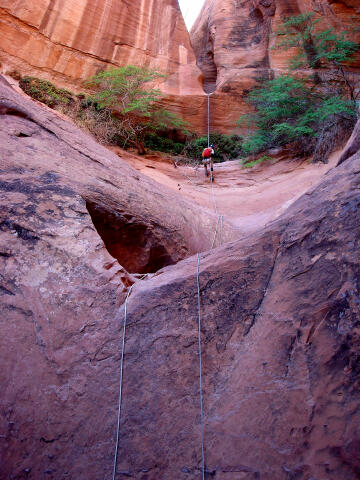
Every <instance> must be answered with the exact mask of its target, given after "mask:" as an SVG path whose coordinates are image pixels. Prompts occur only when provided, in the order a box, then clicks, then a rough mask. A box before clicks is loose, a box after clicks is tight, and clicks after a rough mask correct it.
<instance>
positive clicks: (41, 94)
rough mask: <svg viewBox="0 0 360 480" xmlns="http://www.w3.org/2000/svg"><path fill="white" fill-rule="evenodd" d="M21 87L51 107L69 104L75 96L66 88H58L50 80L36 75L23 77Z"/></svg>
mask: <svg viewBox="0 0 360 480" xmlns="http://www.w3.org/2000/svg"><path fill="white" fill-rule="evenodd" d="M19 86H20V88H21V89H22V90H23V91H24V92H25V93H26V94H27V95H29V96H30V97H32V98H34V99H35V100H38V101H39V102H42V103H45V104H46V105H48V106H49V107H51V108H55V107H56V106H57V105H69V104H70V103H71V102H72V101H74V96H73V94H72V93H71V92H69V91H68V90H66V89H65V88H57V87H55V85H54V84H52V83H51V82H49V81H48V80H41V79H40V78H36V77H23V78H22V79H21V80H20V82H19Z"/></svg>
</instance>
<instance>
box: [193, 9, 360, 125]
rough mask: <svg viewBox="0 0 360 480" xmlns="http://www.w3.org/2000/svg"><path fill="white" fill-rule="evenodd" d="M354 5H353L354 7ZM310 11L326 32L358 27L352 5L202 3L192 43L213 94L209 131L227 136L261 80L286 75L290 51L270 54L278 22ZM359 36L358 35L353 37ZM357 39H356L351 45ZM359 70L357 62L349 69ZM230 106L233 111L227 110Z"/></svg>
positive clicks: (357, 14) (359, 18)
mask: <svg viewBox="0 0 360 480" xmlns="http://www.w3.org/2000/svg"><path fill="white" fill-rule="evenodd" d="M355 4H356V5H355ZM310 11H313V12H315V14H316V15H317V16H318V18H320V19H321V22H322V24H323V25H324V26H326V27H335V28H336V29H337V30H338V31H344V30H348V31H349V30H351V29H352V28H353V27H354V26H355V24H356V23H357V22H360V6H359V4H358V2H356V1H354V0H345V1H341V2H337V1H331V0H247V1H239V0H236V1H234V0H206V1H205V4H204V6H203V9H202V11H201V12H200V15H199V17H198V19H197V21H196V22H195V24H194V26H193V28H192V30H191V32H190V38H191V43H192V46H193V48H194V51H195V54H196V57H197V64H198V66H199V67H200V69H201V70H202V73H203V75H204V87H205V90H206V91H207V92H215V93H214V94H213V95H214V97H213V98H214V100H213V111H214V119H213V128H214V129H215V130H217V131H229V130H230V129H231V127H232V126H234V125H235V123H236V120H237V119H238V118H239V116H240V115H241V114H243V113H246V112H247V111H248V109H249V107H248V106H247V105H246V103H244V101H243V98H244V96H245V95H246V93H247V92H248V91H249V89H250V88H251V87H253V86H254V85H255V84H256V82H258V81H259V80H261V79H266V78H269V77H270V76H271V75H273V74H274V72H275V74H276V73H281V72H284V71H287V69H288V61H289V59H290V58H291V57H293V56H294V50H292V49H289V50H288V51H279V50H274V49H272V46H273V45H274V38H272V33H273V32H274V31H276V30H277V28H278V27H279V24H280V23H281V21H282V19H283V18H284V17H287V16H294V15H299V14H301V13H305V12H310ZM357 35H358V34H357ZM357 38H358V39H359V40H360V37H359V36H356V35H355V36H354V39H355V40H356V39H357ZM359 66H360V58H359V61H358V62H357V63H355V64H353V67H359ZM229 105H231V108H229Z"/></svg>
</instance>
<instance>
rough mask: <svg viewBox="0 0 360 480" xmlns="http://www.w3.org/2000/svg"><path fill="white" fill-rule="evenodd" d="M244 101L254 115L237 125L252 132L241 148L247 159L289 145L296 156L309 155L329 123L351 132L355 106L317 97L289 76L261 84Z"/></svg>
mask: <svg viewBox="0 0 360 480" xmlns="http://www.w3.org/2000/svg"><path fill="white" fill-rule="evenodd" d="M248 101H249V103H250V104H251V105H252V106H253V108H254V109H255V113H253V114H250V115H244V116H243V117H241V119H240V122H239V123H240V124H241V125H244V124H245V125H247V126H248V127H252V128H253V129H255V130H254V131H253V133H251V134H250V135H248V136H247V137H246V138H245V141H244V143H243V145H242V149H243V151H244V153H245V154H247V155H250V154H256V153H259V152H262V151H265V150H266V149H268V148H272V147H276V146H281V145H284V144H289V143H291V144H293V146H294V147H296V148H294V150H295V151H296V153H297V154H299V155H310V154H312V153H313V152H314V151H315V149H316V148H317V146H318V147H319V145H318V140H319V139H321V138H323V137H322V136H321V132H322V131H323V130H324V129H326V126H327V125H328V124H329V122H330V123H334V122H340V123H342V125H348V128H350V130H351V128H352V126H353V125H354V123H355V119H356V108H355V102H352V101H350V100H347V99H345V98H343V97H340V96H336V95H331V96H323V95H320V94H318V93H317V92H316V91H315V90H312V89H311V88H309V87H308V86H306V84H305V82H304V81H302V80H298V79H296V78H294V77H292V76H290V75H281V76H280V77H277V78H275V79H273V80H268V81H266V82H264V83H263V84H261V85H260V86H259V87H257V88H255V89H254V90H252V91H251V92H250V94H249V97H248ZM345 120H346V121H345ZM339 138H340V137H339ZM328 153H330V152H328ZM327 156H328V155H327ZM327 156H326V155H325V157H324V158H323V161H326V160H327Z"/></svg>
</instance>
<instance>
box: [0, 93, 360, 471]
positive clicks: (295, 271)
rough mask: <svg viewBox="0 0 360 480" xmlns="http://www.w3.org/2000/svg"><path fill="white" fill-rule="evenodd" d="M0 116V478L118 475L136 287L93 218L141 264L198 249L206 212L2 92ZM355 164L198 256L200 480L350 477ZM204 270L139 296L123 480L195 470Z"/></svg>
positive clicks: (170, 270) (151, 286) (354, 446)
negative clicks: (127, 289) (258, 225)
mask: <svg viewBox="0 0 360 480" xmlns="http://www.w3.org/2000/svg"><path fill="white" fill-rule="evenodd" d="M0 113H1V115H0V122H1V129H0V132H1V133H0V136H1V137H0V139H1V153H2V155H1V175H2V177H1V184H0V188H1V196H0V205H1V206H0V212H1V217H0V229H1V237H0V238H1V243H0V264H1V277H0V279H1V283H0V298H1V305H0V309H1V314H0V325H1V327H0V328H1V335H0V341H1V348H0V356H1V358H0V362H1V366H2V368H1V373H0V375H1V385H2V386H3V388H2V395H1V410H0V411H1V417H0V419H1V420H0V421H1V427H0V428H1V437H0V448H1V457H2V461H1V466H0V472H1V473H0V476H1V478H4V479H8V478H13V479H26V478H29V479H34V480H35V479H36V480H37V479H39V478H49V479H53V480H58V479H65V478H69V479H77V480H100V479H101V480H102V479H104V478H111V474H112V463H113V452H114V445H115V431H116V420H117V405H118V391H119V359H120V345H121V339H122V337H121V324H122V319H123V314H124V306H122V307H121V308H120V310H119V308H118V307H119V303H122V302H123V300H124V291H123V290H124V289H123V286H124V285H129V284H130V283H132V281H133V280H132V279H131V275H129V274H127V273H126V272H125V271H124V269H121V267H120V265H119V264H118V263H117V261H116V260H115V259H114V258H112V257H110V255H109V253H108V252H107V251H106V250H105V248H104V244H103V242H102V241H101V239H100V237H99V236H98V234H97V233H96V230H95V228H94V225H93V223H92V222H91V219H90V215H89V213H88V212H89V211H90V214H91V216H92V218H93V220H94V223H95V226H97V229H98V231H99V233H101V234H102V235H103V236H104V239H105V243H108V250H110V248H111V240H112V239H114V236H115V237H116V235H119V238H120V240H119V241H118V245H119V248H120V250H121V252H120V253H119V254H118V258H119V260H120V261H121V260H122V259H123V260H124V263H125V264H126V265H130V264H131V262H130V260H131V259H132V261H133V262H135V261H136V267H138V268H139V267H140V268H142V269H143V270H142V271H146V266H149V264H150V263H151V262H150V261H149V260H147V262H146V258H149V255H148V253H147V252H149V248H147V245H149V244H152V245H154V244H155V245H156V246H157V247H158V248H160V246H161V248H162V250H161V252H162V253H164V251H165V252H166V255H167V256H169V257H170V256H171V255H173V257H172V259H173V261H176V258H174V255H175V253H176V252H179V251H181V252H182V253H181V255H182V256H185V255H187V254H188V253H191V252H195V251H197V250H199V249H201V248H204V246H205V244H206V238H207V232H208V230H207V229H208V228H212V229H213V228H214V224H213V223H212V221H213V220H214V218H213V217H211V215H210V214H209V213H207V214H206V211H205V210H203V209H200V208H199V207H197V208H196V207H195V206H194V205H192V204H191V203H190V202H188V201H186V200H184V199H182V198H180V196H176V195H175V194H174V193H173V192H172V193H171V194H170V193H169V191H168V190H167V189H166V188H165V187H164V186H160V185H158V184H156V183H155V182H153V181H150V180H148V179H145V178H144V177H143V176H142V175H141V174H140V173H138V172H136V171H134V170H133V169H132V168H130V167H128V166H126V165H125V164H124V163H123V162H122V160H121V159H119V158H118V157H116V156H114V155H112V154H111V153H109V152H107V151H106V150H104V149H103V148H102V147H100V146H98V145H96V144H95V143H94V142H93V141H92V140H91V139H90V138H89V137H87V136H86V135H84V134H82V133H81V132H79V131H78V130H77V129H76V128H75V127H74V126H72V125H71V124H69V123H67V122H65V121H64V120H63V119H61V118H59V117H58V116H56V115H55V114H54V113H53V112H51V111H48V110H45V109H44V108H43V107H38V106H36V105H35V104H34V103H33V102H30V101H28V100H26V99H24V98H23V97H21V96H20V95H17V94H15V93H13V92H11V91H10V90H9V89H8V88H7V87H5V86H1V87H0ZM359 171H360V152H357V153H356V154H355V155H353V156H351V157H349V158H347V159H346V160H345V161H344V162H343V163H342V164H341V165H340V166H338V167H336V168H334V169H333V170H331V171H330V172H329V173H328V174H327V175H326V177H325V179H324V180H323V181H322V182H321V183H320V184H319V185H318V186H316V187H315V188H313V189H312V190H310V191H308V192H307V194H305V195H303V196H302V197H301V198H300V199H299V200H297V201H296V202H295V203H293V204H292V206H291V207H290V208H289V209H288V210H287V211H286V212H285V213H284V214H283V215H282V216H281V217H279V218H278V219H277V220H276V221H275V222H273V223H271V224H270V225H269V226H268V227H266V228H265V229H264V230H263V231H258V232H254V233H252V234H251V235H249V236H247V237H244V238H242V239H241V240H236V241H233V242H228V240H229V239H231V238H234V233H233V232H231V231H230V229H229V230H227V233H226V238H225V239H224V241H225V242H227V243H225V244H224V246H223V247H220V248H217V249H215V250H212V251H208V252H204V253H202V254H201V255H200V277H199V281H200V291H201V321H202V330H201V339H202V346H203V376H204V377H203V380H204V385H203V392H204V413H205V457H206V469H207V477H209V478H215V479H217V480H244V479H245V480H250V479H261V480H274V479H280V480H289V479H302V480H309V479H310V478H312V479H318V480H323V479H331V480H356V479H357V478H358V476H359V467H360V466H359V462H358V458H359V444H360V419H359V403H360V393H359V382H360V376H359V375H360V366H359V347H360V336H359V335H360V331H359V328H360V327H359V318H360V307H359V305H360V292H359V288H360V286H359V275H360V271H359V263H358V261H357V259H358V257H359V250H360V245H359V239H360V232H359V225H360V218H359V212H360V208H359V207H360V198H359V184H360V177H359ZM86 205H87V206H88V208H86ZM206 219H207V220H206ZM100 224H101V226H100ZM137 225H138V226H139V227H140V226H142V227H143V228H144V225H146V226H147V228H146V230H145V233H144V235H140V234H134V230H132V229H134V228H135V227H136V226H137ZM176 225H177V229H176V228H175V227H176ZM127 228H129V232H131V238H132V239H133V242H134V243H132V244H131V243H130V242H127V243H126V241H124V237H125V238H126V229H127ZM107 229H112V231H113V233H112V235H109V236H106V235H104V233H103V232H104V230H105V231H106V230H107ZM128 238H130V237H128ZM152 242H154V243H152ZM170 245H173V246H174V250H171V247H170ZM175 247H176V248H175ZM126 251H128V252H129V254H126ZM143 257H144V258H145V260H144V258H143ZM180 258H181V256H180ZM164 263H166V262H164ZM196 263H197V259H196V257H189V258H187V259H185V260H183V261H181V262H179V263H178V264H177V265H173V266H168V267H166V268H163V269H160V270H159V271H157V273H156V275H155V276H153V277H152V278H148V279H146V280H141V281H138V282H137V284H136V285H135V286H134V288H133V290H132V294H131V296H130V299H129V303H128V330H127V338H126V355H125V371H124V390H123V395H124V396H123V404H122V419H121V432H120V451H119V460H118V474H117V478H118V479H123V478H133V479H136V480H159V479H167V480H179V479H181V480H182V479H183V480H186V479H188V480H195V479H198V478H200V476H201V473H200V467H201V450H200V424H199V422H200V417H199V365H198V350H197V321H198V317H197V315H198V311H197V295H196ZM153 266H154V265H153ZM129 269H130V268H129ZM132 270H133V271H134V270H135V266H134V265H133V268H132ZM127 282H128V283H127Z"/></svg>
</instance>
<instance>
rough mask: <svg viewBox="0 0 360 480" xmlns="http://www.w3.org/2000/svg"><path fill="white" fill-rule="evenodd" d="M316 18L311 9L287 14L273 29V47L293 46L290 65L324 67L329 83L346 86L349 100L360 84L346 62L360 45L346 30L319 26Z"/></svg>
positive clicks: (292, 66) (352, 57) (355, 93)
mask: <svg viewBox="0 0 360 480" xmlns="http://www.w3.org/2000/svg"><path fill="white" fill-rule="evenodd" d="M319 21H320V20H319V19H318V18H315V15H314V13H312V12H311V13H304V14H301V15H297V16H295V17H288V18H286V19H285V20H284V21H283V22H282V24H281V25H280V27H279V28H278V30H277V31H276V32H275V35H276V37H277V43H276V45H275V48H278V49H282V50H284V49H286V50H287V49H289V48H292V47H295V48H296V49H297V54H296V55H295V56H294V57H293V58H292V59H291V60H290V64H289V67H290V69H292V70H294V69H297V68H300V67H307V68H312V69H316V70H320V71H321V69H324V68H325V69H327V70H328V71H329V72H330V76H331V77H332V78H329V79H327V81H328V82H329V84H331V83H332V84H338V85H343V86H345V88H346V89H347V93H348V96H349V98H350V100H353V101H354V100H355V99H356V98H357V97H358V96H359V94H360V89H359V88H358V87H359V85H358V83H357V81H356V77H355V76H354V75H353V74H352V73H351V72H349V71H346V68H345V66H346V65H349V64H351V63H352V62H353V61H354V57H355V54H356V52H357V51H358V50H359V49H360V46H359V45H358V44H357V43H356V42H353V41H352V40H350V39H349V38H348V33H347V32H340V33H337V32H336V31H335V30H334V29H333V28H328V29H325V30H321V29H320V28H319V27H318V23H319ZM317 78H318V77H317ZM329 86H330V85H329Z"/></svg>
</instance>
